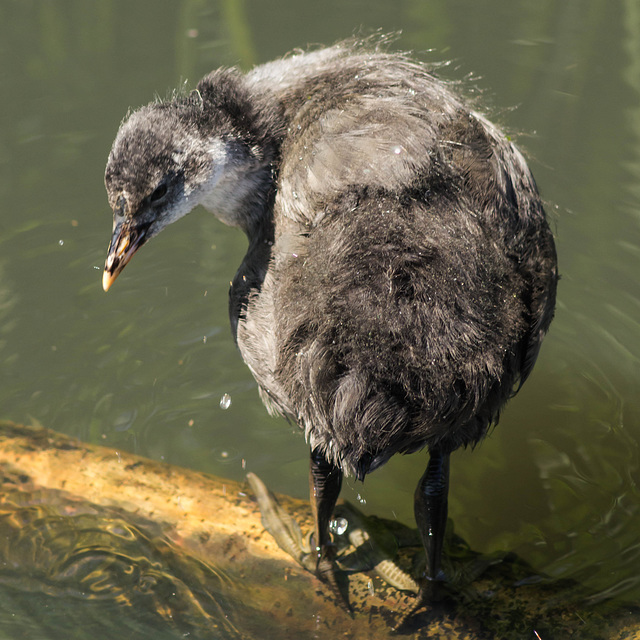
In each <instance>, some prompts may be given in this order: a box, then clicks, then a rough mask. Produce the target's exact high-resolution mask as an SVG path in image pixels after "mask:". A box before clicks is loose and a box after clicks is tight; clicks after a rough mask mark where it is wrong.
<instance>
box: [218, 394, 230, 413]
mask: <svg viewBox="0 0 640 640" xmlns="http://www.w3.org/2000/svg"><path fill="white" fill-rule="evenodd" d="M230 406H231V396H230V395H229V394H228V393H225V394H223V395H222V398H220V408H221V409H224V410H225V411H226V410H227V409H228V408H229V407H230Z"/></svg>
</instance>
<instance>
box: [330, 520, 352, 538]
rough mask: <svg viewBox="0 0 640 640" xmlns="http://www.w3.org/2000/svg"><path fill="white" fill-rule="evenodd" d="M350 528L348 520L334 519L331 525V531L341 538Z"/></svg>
mask: <svg viewBox="0 0 640 640" xmlns="http://www.w3.org/2000/svg"><path fill="white" fill-rule="evenodd" d="M348 528H349V521H348V520H347V519H346V518H334V519H333V520H332V521H331V522H330V523H329V531H331V533H335V534H336V535H338V536H341V535H342V534H343V533H344V532H345V531H346V530H347V529H348Z"/></svg>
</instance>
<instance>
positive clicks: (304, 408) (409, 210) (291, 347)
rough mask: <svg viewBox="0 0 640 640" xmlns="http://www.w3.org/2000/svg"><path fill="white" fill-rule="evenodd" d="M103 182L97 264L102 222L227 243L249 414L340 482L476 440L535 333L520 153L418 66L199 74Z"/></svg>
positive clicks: (369, 53) (551, 276) (120, 150)
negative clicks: (201, 210)
mask: <svg viewBox="0 0 640 640" xmlns="http://www.w3.org/2000/svg"><path fill="white" fill-rule="evenodd" d="M106 185H107V190H108V193H109V197H110V201H111V204H112V206H113V207H114V210H115V211H116V219H115V222H114V241H112V246H113V245H114V242H115V243H116V245H117V242H116V240H115V238H116V235H117V234H118V233H120V232H119V231H118V229H120V227H118V224H123V225H125V226H127V225H128V227H131V228H136V227H140V228H142V229H143V231H142V232H141V233H143V239H142V240H139V244H141V243H142V242H143V241H144V240H146V239H147V238H149V237H151V236H152V235H155V233H157V232H159V231H160V230H161V229H162V228H164V226H166V225H167V224H169V223H170V222H172V221H173V220H175V219H176V218H178V217H180V216H182V215H184V214H185V213H188V211H190V210H191V209H192V208H193V207H194V206H196V205H197V204H204V205H205V206H206V207H207V208H209V209H211V210H212V211H214V213H216V214H218V215H219V217H220V218H221V219H222V220H223V221H225V222H227V223H229V224H234V225H238V226H240V227H242V228H243V229H244V230H245V232H246V233H247V235H248V237H249V240H250V246H249V250H248V253H247V255H246V256H245V258H244V261H243V262H242V265H241V266H240V269H239V271H238V273H237V275H236V277H235V278H234V280H233V284H232V287H231V292H230V315H231V323H232V327H233V331H234V335H235V336H236V339H237V343H238V346H239V348H240V351H241V353H242V356H243V358H244V360H245V362H246V363H247V365H248V366H249V367H250V369H251V371H252V372H253V375H254V376H255V378H256V380H257V382H258V384H259V386H260V390H261V394H262V397H263V399H264V401H265V403H266V404H267V406H268V407H269V408H270V409H271V410H272V411H274V412H277V413H281V414H283V415H285V416H287V417H289V418H290V419H292V420H294V421H295V422H297V423H298V424H299V425H300V427H301V428H303V429H304V431H305V434H306V437H307V439H308V440H309V442H310V444H311V447H312V448H313V449H319V450H321V451H322V452H323V453H324V456H325V457H326V459H327V460H328V461H330V462H332V463H334V464H335V465H337V466H339V467H340V468H341V469H342V470H343V471H345V472H347V473H351V474H354V475H356V476H357V477H359V478H362V477H364V475H365V474H366V473H367V472H368V471H370V470H372V469H374V468H375V467H377V466H379V465H380V464H382V463H384V462H385V461H386V460H387V459H388V458H389V457H390V456H391V455H393V454H394V453H398V452H400V453H407V452H411V451H415V450H417V449H420V448H421V447H424V446H428V447H429V448H434V447H437V448H438V449H440V450H441V451H452V450H454V449H456V448H458V447H460V446H463V445H468V444H473V443H475V442H477V441H478V440H479V439H480V438H481V437H482V436H483V435H484V434H485V433H486V431H487V429H488V428H489V426H490V425H491V424H492V423H494V422H495V421H496V420H497V418H498V415H499V412H500V410H501V408H502V406H503V405H504V403H505V402H506V401H507V399H508V398H509V397H510V396H511V395H512V393H513V390H514V388H516V386H517V385H519V384H521V383H522V382H524V380H525V379H526V377H527V376H528V375H529V373H530V371H531V368H532V367H533V364H534V362H535V359H536V357H537V354H538V350H539V348H540V343H541V341H542V338H543V336H544V334H545V333H546V331H547V329H548V327H549V323H550V322H551V319H552V316H553V309H554V303H555V292H556V278H557V275H556V256H555V248H554V243H553V238H552V235H551V232H550V230H549V227H548V224H547V222H546V219H545V214H544V211H543V207H542V204H541V201H540V198H539V196H538V193H537V190H536V186H535V183H534V180H533V178H532V176H531V173H530V172H529V169H528V168H527V166H526V164H525V162H524V160H523V158H522V156H521V155H520V153H519V152H518V151H517V150H516V148H515V147H514V145H513V144H512V143H511V142H510V141H509V140H508V139H507V138H506V137H505V136H504V135H503V134H502V133H501V132H500V131H499V130H497V129H496V128H495V127H494V126H493V125H492V124H490V123H489V122H488V121H487V120H485V119H484V118H483V117H482V116H480V115H479V114H477V113H475V112H474V111H471V110H470V109H469V108H468V107H466V106H465V105H464V104H463V103H462V102H461V101H460V99H459V98H458V97H457V96H456V95H455V94H454V93H453V92H452V91H450V90H449V88H448V87H447V86H446V85H445V84H444V83H443V82H441V81H439V80H437V79H435V78H434V77H433V76H432V75H431V74H430V73H429V72H428V71H427V69H426V68H425V67H424V66H423V65H421V64H418V63H414V62H412V61H410V60H409V59H408V58H406V57H405V56H403V55H399V54H389V53H386V52H384V51H382V50H379V49H378V48H376V47H374V48H373V49H372V48H370V47H369V46H368V45H354V44H349V43H348V44H341V45H337V46H335V47H332V48H329V49H322V50H319V51H315V52H310V53H303V54H296V55H293V56H290V57H288V58H285V59H283V60H279V61H275V62H272V63H269V64H266V65H263V66H260V67H257V68H256V69H254V70H253V71H252V72H250V73H248V74H246V75H241V74H240V73H238V72H236V71H234V70H222V71H216V72H214V73H212V74H210V75H209V76H207V77H205V78H204V79H203V80H202V81H201V82H200V83H199V85H198V88H197V92H194V93H193V94H192V95H191V96H189V97H187V98H177V99H174V100H172V101H169V102H165V103H156V104H151V105H149V106H147V107H144V108H142V109H141V110H139V111H137V112H134V113H133V114H132V115H131V116H130V117H129V119H128V120H127V121H125V122H124V123H123V125H122V127H121V129H120V132H119V133H118V136H117V138H116V140H115V142H114V146H113V149H112V151H111V155H110V157H109V163H108V166H107V171H106ZM123 250H124V249H123ZM129 257H130V255H129V256H128V257H126V258H125V259H124V262H122V260H121V259H120V258H118V256H114V258H113V260H112V263H111V267H109V262H108V263H107V272H109V273H110V274H112V275H111V279H113V278H115V275H117V273H119V270H121V268H122V267H123V266H124V264H126V261H127V260H128V259H129ZM119 260H120V262H119ZM110 269H111V271H110Z"/></svg>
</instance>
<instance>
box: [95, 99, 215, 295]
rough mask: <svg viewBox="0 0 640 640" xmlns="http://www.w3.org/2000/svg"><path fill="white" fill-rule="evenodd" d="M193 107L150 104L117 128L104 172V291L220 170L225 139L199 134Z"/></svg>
mask: <svg viewBox="0 0 640 640" xmlns="http://www.w3.org/2000/svg"><path fill="white" fill-rule="evenodd" d="M195 109H197V105H195V104H193V103H188V102H185V103H183V104H178V103H165V104H151V105H148V106H146V107H143V108H142V109H140V110H138V111H135V112H134V113H132V114H131V115H130V116H129V118H127V119H126V120H125V121H124V122H123V124H122V126H121V127H120V130H119V131H118V134H117V136H116V139H115V141H114V143H113V147H112V149H111V153H110V154H109V160H108V162H107V168H106V172H105V186H106V188H107V196H108V199H109V204H110V206H111V208H112V210H113V234H112V237H111V243H110V245H109V251H108V255H107V260H106V264H105V269H104V274H103V279H102V286H103V287H104V289H105V291H106V290H108V289H109V287H110V286H111V284H112V283H113V281H114V280H115V279H116V277H117V276H118V274H119V273H120V272H121V271H122V270H123V269H124V267H125V265H126V264H127V263H128V262H129V260H130V259H131V257H132V256H133V254H134V253H135V252H136V251H137V250H138V249H139V248H140V247H141V246H142V245H143V244H144V243H145V242H146V241H147V240H149V239H150V238H152V237H153V236H155V235H157V234H158V233H159V232H160V231H161V230H162V229H164V227H166V226H167V225H168V224H170V223H171V222H173V221H175V220H177V219H178V218H181V217H182V216H184V215H186V214H187V213H189V211H191V210H192V209H193V208H194V207H195V206H196V205H197V204H199V202H200V198H198V195H199V194H200V192H201V191H202V190H203V186H204V185H205V184H207V183H211V182H212V181H215V180H216V177H217V174H218V173H220V172H221V170H222V167H223V165H224V154H222V151H221V150H222V149H223V146H224V145H223V143H222V142H221V141H220V140H219V139H207V138H204V137H203V136H202V135H200V134H199V131H198V128H197V127H196V126H195V123H196V122H197V119H196V117H195V115H196V114H195V113H191V112H193V111H194V110H195ZM217 156H219V157H217ZM211 186H213V185H211Z"/></svg>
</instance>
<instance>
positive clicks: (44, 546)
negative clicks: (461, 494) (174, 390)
mask: <svg viewBox="0 0 640 640" xmlns="http://www.w3.org/2000/svg"><path fill="white" fill-rule="evenodd" d="M0 465H1V467H2V471H3V483H2V491H1V492H0V587H1V588H2V589H3V591H2V592H1V593H0V602H9V603H10V605H11V607H14V612H15V606H16V603H20V602H21V595H20V594H26V593H28V594H30V595H33V594H37V595H38V597H39V599H38V600H37V602H38V603H39V605H38V606H33V607H32V609H31V611H30V614H31V615H32V616H34V617H38V616H42V617H43V618H47V616H49V622H50V624H52V625H55V627H56V629H57V633H58V635H59V637H62V636H64V635H65V634H64V633H61V630H62V631H64V630H65V629H67V627H68V630H69V634H68V636H67V637H87V636H89V635H96V637H100V638H101V639H102V638H111V637H113V638H116V637H117V638H121V637H123V635H124V636H126V637H128V638H138V637H139V638H148V637H161V638H174V637H175V638H178V637H189V638H246V639H258V638H259V639H266V638H320V639H324V638H327V639H328V638H331V639H332V640H333V639H335V638H350V639H354V640H356V639H365V638H367V639H384V638H392V637H398V634H397V633H394V632H393V631H392V626H393V625H394V624H395V623H396V622H397V621H398V620H399V619H400V617H401V616H402V614H403V612H404V611H406V610H407V608H408V607H409V606H410V603H411V599H412V597H413V596H412V595H411V594H408V593H403V592H400V591H398V590H397V589H394V588H392V587H390V586H389V585H387V584H384V583H383V582H382V581H381V580H380V579H379V578H378V577H377V576H375V575H374V574H373V573H372V572H368V573H367V572H360V573H353V574H350V575H349V577H348V582H349V597H350V602H351V604H352V607H353V614H349V613H348V612H346V611H344V610H343V608H342V607H341V606H340V603H339V602H338V601H337V600H336V598H335V597H334V596H333V594H332V593H331V592H330V591H329V590H328V589H326V588H325V587H324V586H323V585H322V584H320V583H319V582H318V581H317V580H316V579H315V578H314V577H313V576H312V575H311V574H310V573H308V572H306V571H304V570H303V569H302V568H301V567H300V566H298V565H297V564H296V563H295V562H294V561H293V560H292V559H291V557H290V556H289V555H287V554H286V553H284V552H283V551H282V550H281V549H280V548H279V547H278V546H277V544H276V543H275V541H274V540H273V538H272V537H271V536H270V535H269V534H268V533H266V532H265V530H264V527H263V525H262V522H261V515H260V512H259V509H258V507H257V504H256V501H255V498H254V497H253V496H252V495H251V493H250V491H249V490H248V485H246V484H244V485H243V484H238V483H236V482H233V481H229V480H223V479H220V478H216V477H213V476H211V475H207V474H203V473H199V472H195V471H189V470H186V469H180V468H177V467H174V466H171V465H168V464H164V463H159V462H154V461H151V460H147V459H144V458H141V457H139V456H135V455H132V454H127V453H124V452H121V451H115V450H113V449H108V448H105V447H100V446H95V445H89V444H86V443H83V442H80V441H78V440H75V439H73V438H69V437H66V436H63V435H61V434H58V433H55V432H53V431H50V430H47V429H43V428H36V427H25V426H21V425H16V424H13V423H9V422H3V423H0ZM278 500H279V502H280V504H281V506H282V507H283V508H284V509H285V510H286V511H287V512H288V513H290V514H291V515H293V517H294V518H295V519H296V520H297V521H298V522H299V523H300V525H301V527H302V530H303V531H305V530H308V529H309V528H310V526H311V513H310V510H309V507H308V504H307V503H305V502H303V501H297V500H293V499H290V498H287V497H284V496H279V498H278ZM373 525H375V526H383V527H384V526H385V523H384V522H380V521H379V522H377V523H373ZM364 526H368V525H366V524H365V525H364ZM391 528H392V525H391V524H389V529H391ZM418 553H419V550H416V549H413V550H411V551H409V552H408V554H405V555H404V556H401V557H400V559H399V562H400V563H401V564H403V566H404V567H405V568H407V569H410V567H411V566H412V561H413V556H414V555H416V554H418ZM448 558H449V559H450V560H449V565H448V567H447V573H448V574H449V575H450V577H452V582H453V583H454V587H452V589H451V590H450V593H449V594H448V596H447V598H446V599H445V601H444V602H443V603H441V604H440V605H438V606H437V607H435V608H434V610H433V611H431V612H426V613H424V614H423V615H421V616H420V617H418V618H417V619H416V621H415V624H414V625H413V627H412V628H411V629H405V630H404V631H403V635H404V637H410V638H415V639H416V640H418V639H422V638H452V639H454V638H465V639H467V640H480V639H484V638H487V639H489V638H491V639H494V638H514V639H515V638H518V639H520V638H532V639H536V638H540V639H541V640H549V639H554V640H555V639H562V638H578V637H579V638H581V639H585V638H592V637H593V638H596V637H597V638H611V639H620V640H621V639H622V638H626V637H635V635H633V634H634V630H635V632H636V633H640V611H639V610H638V609H637V608H636V607H618V608H617V609H612V607H611V606H609V607H607V606H606V605H602V606H600V607H599V608H598V607H593V606H587V605H586V604H585V602H586V598H587V597H588V594H586V593H585V592H584V591H583V590H581V589H580V588H579V587H578V586H577V585H575V584H568V583H557V582H550V581H547V580H544V579H543V578H542V577H540V576H537V577H536V579H531V577H532V576H533V575H534V571H533V570H532V569H531V568H530V567H529V566H527V565H526V564H525V563H523V562H522V561H520V560H518V558H516V557H515V556H513V555H508V554H504V555H502V556H492V557H489V558H487V557H483V556H481V555H479V554H477V553H474V552H472V551H471V550H470V549H469V548H468V547H467V546H466V545H465V544H464V542H463V541H462V540H460V539H459V538H457V537H455V536H453V535H452V536H449V540H448ZM8 606H9V605H6V606H5V609H3V608H2V607H3V605H2V604H0V626H2V625H5V623H7V620H8V619H9V615H10V614H9V612H8V610H6V607H8ZM23 609H24V607H23ZM51 611H55V612H56V614H55V615H54V616H53V617H51V615H53V614H51V615H50V614H49V613H48V612H51ZM14 615H15V613H14ZM87 620H90V621H91V623H92V624H93V625H94V628H95V626H96V625H99V632H95V631H94V632H91V628H92V626H91V624H89V625H87ZM16 624H17V623H16ZM81 624H82V625H83V626H82V628H83V629H84V635H79V633H78V627H79V625H81ZM71 630H73V631H74V632H73V633H71Z"/></svg>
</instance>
